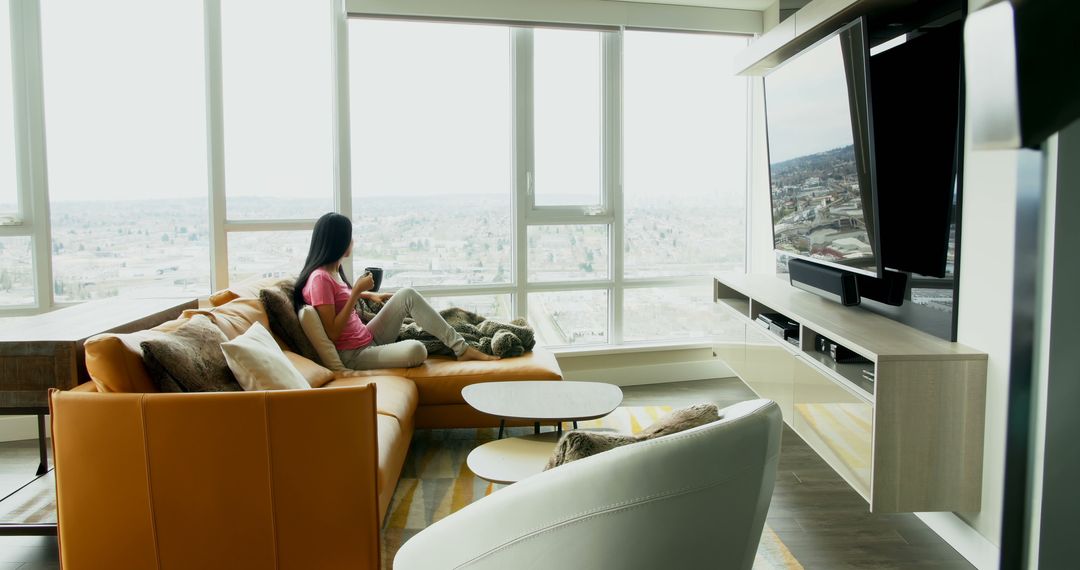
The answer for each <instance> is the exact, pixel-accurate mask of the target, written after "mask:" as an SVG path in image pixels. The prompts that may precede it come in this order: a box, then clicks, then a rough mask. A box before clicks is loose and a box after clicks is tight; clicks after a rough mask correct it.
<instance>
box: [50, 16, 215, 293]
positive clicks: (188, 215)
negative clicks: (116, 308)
mask: <svg viewBox="0 0 1080 570" xmlns="http://www.w3.org/2000/svg"><path fill="white" fill-rule="evenodd" d="M131 14H138V15H139V21H140V22H141V23H142V24H144V25H132V23H131V19H130V16H131ZM166 23H167V24H166ZM41 32H42V42H41V46H42V52H43V54H42V55H43V62H42V69H43V71H44V93H45V97H44V99H45V100H44V104H45V118H46V121H45V127H46V140H47V144H48V166H49V169H48V181H49V210H50V218H51V237H52V244H51V246H52V247H51V249H52V272H53V298H54V299H55V301H56V302H58V303H63V302H76V301H84V300H88V299H97V298H102V297H112V296H117V295H130V296H155V295H158V296H161V295H184V294H187V295H192V296H195V295H203V294H205V293H206V292H207V291H208V290H209V288H210V247H209V234H208V225H209V219H208V214H207V188H206V142H205V141H206V126H205V125H206V114H205V108H204V83H203V51H202V48H203V14H202V7H201V6H200V5H199V4H197V3H182V4H173V3H169V2H146V1H143V0H100V1H95V2H83V1H81V0H48V1H47V2H42V3H41Z"/></svg>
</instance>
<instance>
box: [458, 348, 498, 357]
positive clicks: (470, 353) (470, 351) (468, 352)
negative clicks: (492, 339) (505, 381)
mask: <svg viewBox="0 0 1080 570" xmlns="http://www.w3.org/2000/svg"><path fill="white" fill-rule="evenodd" d="M457 359H458V360H498V359H499V357H498V356H492V355H490V354H484V353H483V352H480V351H479V350H476V349H475V348H473V347H471V346H470V347H469V348H466V349H465V352H463V353H462V354H461V356H459V357H457Z"/></svg>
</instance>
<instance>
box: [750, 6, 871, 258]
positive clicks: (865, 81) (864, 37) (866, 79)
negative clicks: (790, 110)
mask: <svg viewBox="0 0 1080 570" xmlns="http://www.w3.org/2000/svg"><path fill="white" fill-rule="evenodd" d="M851 28H858V33H859V35H860V39H861V41H862V50H863V57H862V67H863V70H862V81H861V82H858V81H856V82H855V88H856V93H855V95H856V97H855V99H856V100H857V101H862V102H863V104H864V106H865V109H866V116H865V120H863V121H857V120H856V118H857V117H856V114H857V110H853V109H851V108H850V105H851V95H850V86H851V84H850V83H849V96H848V105H849V113H851V119H852V120H851V123H852V133H851V134H852V139H853V143H852V144H853V145H854V144H857V142H858V140H859V138H860V137H861V138H862V139H863V140H864V141H865V147H866V155H867V157H868V159H867V162H868V164H867V168H866V169H867V171H868V176H869V179H870V196H871V204H870V210H871V213H872V215H873V220H871V221H872V224H871V223H868V224H867V237H868V238H869V239H870V241H871V244H870V245H871V248H873V252H874V265H875V271H870V270H868V269H864V268H860V267H852V266H850V265H844V264H842V263H836V262H832V261H827V260H824V259H820V258H817V257H813V256H810V255H805V254H801V253H795V252H791V251H786V250H782V249H779V248H777V247H776V218H775V217H774V216H775V212H776V210H775V209H774V208H773V188H772V162H771V160H770V159H771V150H770V145H769V121H768V117H769V92H768V89H767V88H766V87H765V80H764V77H763V78H762V93H763V96H762V99H763V100H764V107H763V111H764V115H765V162H766V167H767V168H768V171H769V219H770V221H771V222H772V236H773V256H774V257H776V255H777V254H780V255H785V256H788V257H792V258H796V259H802V260H805V261H809V262H812V263H818V264H821V265H827V266H829V267H833V268H836V269H841V270H844V271H850V272H852V273H858V274H861V275H868V276H870V277H881V276H882V275H884V274H885V266H884V259H883V257H882V249H881V227H880V223H881V216H880V213H879V211H878V196H877V192H878V189H877V171H876V170H877V169H876V166H875V164H876V160H875V154H874V110H873V101H872V92H871V91H870V38H869V35H868V33H867V29H866V28H867V25H866V19H865V18H863V17H859V18H856V19H854V20H852V21H851V22H849V23H847V24H844V25H843V26H841V27H839V28H837V29H836V31H834V32H833V33H831V34H829V35H827V36H825V37H824V38H822V39H820V40H818V41H816V42H814V43H813V44H811V45H810V46H808V47H806V48H804V49H802V50H800V51H799V52H798V53H796V54H795V55H793V56H791V57H789V58H787V59H785V60H784V61H783V63H781V64H780V65H778V66H776V67H774V68H772V69H770V70H769V72H768V73H766V74H765V75H766V76H768V75H771V74H772V73H774V72H775V71H777V70H778V69H782V68H783V67H784V66H785V65H787V64H788V63H790V62H792V61H794V60H795V59H797V58H799V57H800V56H802V55H803V54H805V53H807V52H809V51H811V50H814V49H816V48H818V47H819V46H821V45H822V44H824V43H825V42H828V41H829V40H832V39H833V38H835V37H837V36H839V35H840V34H841V33H843V32H845V31H847V30H850V29H851ZM853 111H855V112H853ZM858 122H862V123H863V124H864V125H865V127H864V129H863V132H862V133H861V134H856V132H855V129H856V128H857V126H856V125H857V123H858ZM856 160H858V154H856ZM863 210H864V214H865V206H864V208H863Z"/></svg>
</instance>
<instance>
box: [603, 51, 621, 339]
mask: <svg viewBox="0 0 1080 570" xmlns="http://www.w3.org/2000/svg"><path fill="white" fill-rule="evenodd" d="M603 38H604V40H603V41H604V44H603V45H604V47H603V50H604V51H603V60H602V61H603V68H602V69H603V74H604V85H603V99H604V101H603V107H602V108H603V117H604V120H603V160H604V164H603V170H602V172H603V173H604V189H603V192H604V200H605V204H606V205H607V206H608V208H609V209H610V211H611V215H612V220H611V231H610V232H608V235H609V239H610V240H611V243H610V244H609V246H608V247H609V248H610V251H611V277H612V281H613V283H612V287H611V290H610V291H611V293H610V294H609V295H608V302H609V310H608V315H609V318H608V323H609V324H608V327H609V328H608V342H609V343H611V344H622V342H623V273H624V259H623V257H624V255H623V254H624V250H623V247H624V244H623V239H624V238H623V236H624V235H625V233H626V232H625V227H624V226H625V224H624V217H623V196H622V181H623V170H622V119H623V117H622V91H623V84H622V61H623V57H622V53H623V50H622V44H623V31H622V30H619V31H617V32H606V33H604V35H603Z"/></svg>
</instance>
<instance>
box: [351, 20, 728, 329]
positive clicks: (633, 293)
mask: <svg viewBox="0 0 1080 570" xmlns="http://www.w3.org/2000/svg"><path fill="white" fill-rule="evenodd" d="M349 41H350V53H349V57H350V90H351V95H350V102H351V105H350V108H351V117H352V120H351V132H350V135H351V136H350V139H351V145H352V162H351V165H352V199H353V214H354V224H355V227H356V230H357V233H356V235H357V253H356V257H357V261H358V262H360V263H362V264H363V265H379V266H382V267H384V268H385V269H386V270H387V278H386V282H387V283H388V284H390V285H391V286H393V285H413V286H418V287H421V288H425V289H427V290H428V291H429V294H431V295H434V296H435V298H436V303H437V304H440V306H442V305H447V304H450V300H451V299H452V300H453V304H459V305H467V306H471V307H474V308H475V309H476V310H478V311H480V312H487V313H490V314H494V315H499V316H503V315H514V314H523V315H525V316H527V317H528V319H529V321H530V322H531V323H532V324H533V325H534V326H535V327H536V328H537V330H538V333H539V336H540V338H541V340H542V341H543V342H545V343H546V344H549V345H561V346H567V345H569V346H581V345H590V344H604V343H613V342H614V343H622V342H639V341H640V342H650V341H657V340H671V339H687V338H704V337H709V336H715V335H716V334H717V333H720V334H722V333H723V328H724V325H723V323H720V322H719V321H722V319H719V318H718V317H717V316H716V314H715V313H714V312H713V311H711V310H710V309H709V303H710V300H711V299H710V291H711V290H710V280H709V279H708V277H709V276H710V275H712V274H713V273H715V272H717V271H724V270H737V269H741V268H742V267H743V264H744V260H745V244H746V240H745V222H744V220H743V218H744V216H745V205H746V197H745V196H746V151H745V148H746V129H747V124H746V109H747V99H746V97H747V83H746V80H745V79H744V78H738V77H733V76H732V75H731V74H730V72H729V71H728V63H729V62H730V59H731V57H732V55H733V54H734V53H735V52H736V51H737V50H739V49H741V48H742V47H744V46H745V43H746V40H745V39H744V38H741V37H733V36H718V35H704V34H674V33H658V32H629V31H627V32H619V31H613V30H587V29H553V28H521V27H512V26H499V25H473V24H459V23H446V22H416V21H394V20H385V19H354V20H351V21H350V23H349ZM451 296H452V297H451Z"/></svg>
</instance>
